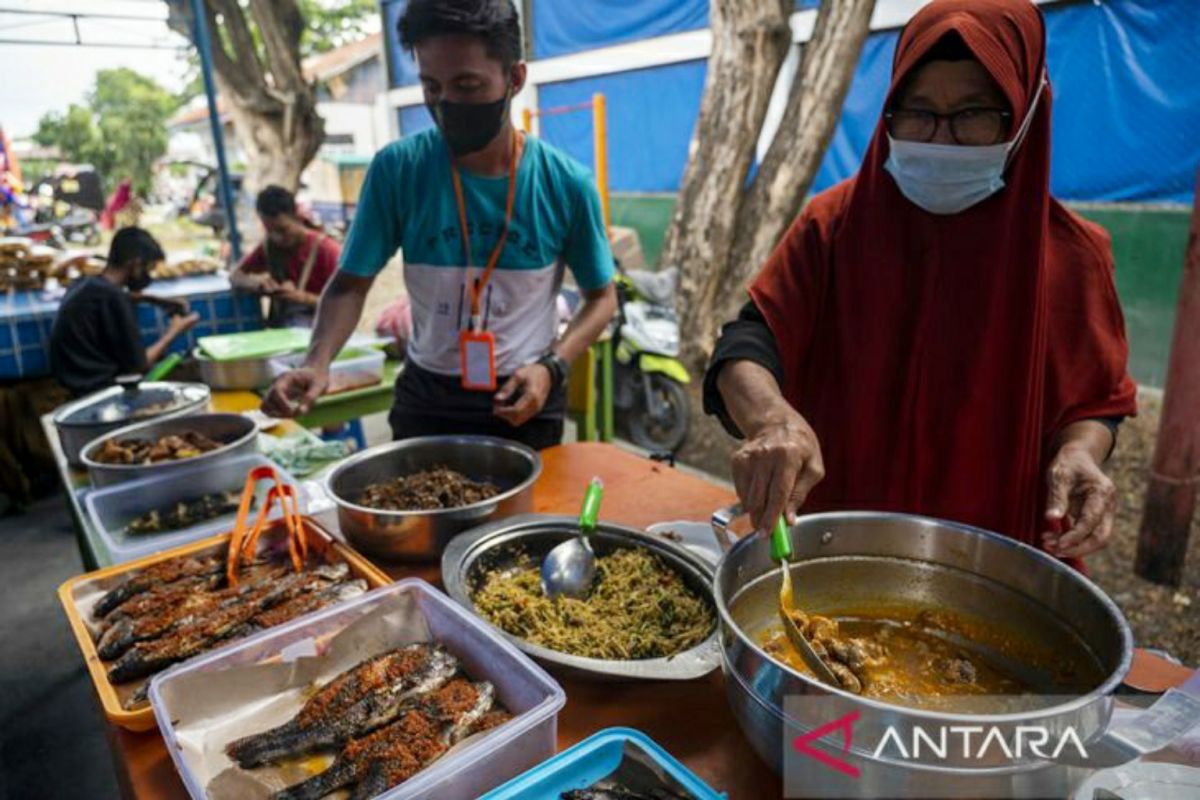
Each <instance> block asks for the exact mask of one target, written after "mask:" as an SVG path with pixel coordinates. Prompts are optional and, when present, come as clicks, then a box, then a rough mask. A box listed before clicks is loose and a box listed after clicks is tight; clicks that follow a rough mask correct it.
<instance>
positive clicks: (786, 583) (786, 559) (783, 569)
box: [559, 516, 842, 687]
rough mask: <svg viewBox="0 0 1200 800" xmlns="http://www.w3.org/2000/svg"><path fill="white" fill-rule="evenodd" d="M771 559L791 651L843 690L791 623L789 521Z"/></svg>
mask: <svg viewBox="0 0 1200 800" xmlns="http://www.w3.org/2000/svg"><path fill="white" fill-rule="evenodd" d="M559 546H560V547H561V545H559ZM771 559H772V560H774V561H778V562H779V572H780V575H781V576H782V579H783V582H782V583H781V584H780V586H779V620H780V621H781V622H782V623H783V632H784V633H785V634H787V638H788V641H789V642H790V643H791V645H792V647H794V648H795V649H796V652H797V653H799V654H800V657H801V658H802V659H804V663H805V664H807V665H808V668H809V669H811V670H812V671H813V674H814V675H816V676H817V679H818V680H820V681H821V682H823V683H826V684H828V685H830V686H834V687H841V685H842V682H841V681H839V680H838V679H837V676H836V675H834V674H833V670H831V669H830V668H829V666H828V665H827V664H826V663H825V661H824V660H823V659H822V658H821V657H820V656H819V655H817V651H815V650H813V647H812V645H811V644H810V643H809V641H808V639H806V638H805V637H804V634H803V633H801V632H800V626H799V625H797V624H796V620H794V619H792V614H791V612H792V611H793V610H794V609H795V597H794V595H793V594H792V565H791V559H792V538H791V532H790V531H789V530H788V524H787V521H786V520H784V518H783V517H782V516H781V517H780V518H779V519H777V520H776V521H775V528H774V530H772V531H771Z"/></svg>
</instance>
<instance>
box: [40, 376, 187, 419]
mask: <svg viewBox="0 0 1200 800" xmlns="http://www.w3.org/2000/svg"><path fill="white" fill-rule="evenodd" d="M209 394H210V393H209V389H208V387H207V386H205V385H204V384H201V383H171V382H165V381H164V382H161V383H142V384H136V385H133V386H128V387H122V386H110V387H109V388H107V389H101V390H100V391H98V392H95V393H93V394H90V395H88V396H87V397H84V398H83V399H81V400H78V401H77V402H75V403H72V404H71V405H69V406H67V407H65V408H63V409H62V411H60V412H59V413H58V414H57V415H56V416H55V420H54V421H55V423H56V424H59V425H69V426H87V425H114V424H118V423H122V422H136V421H137V420H142V419H150V418H152V417H158V416H161V415H163V414H169V413H171V412H172V411H178V410H179V409H181V408H183V407H185V406H189V405H193V404H196V403H203V402H205V401H206V400H207V399H208V397H209Z"/></svg>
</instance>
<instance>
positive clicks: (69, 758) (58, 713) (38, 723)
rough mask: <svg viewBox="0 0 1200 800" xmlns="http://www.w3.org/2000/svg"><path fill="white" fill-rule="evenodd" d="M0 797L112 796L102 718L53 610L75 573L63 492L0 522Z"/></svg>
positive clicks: (56, 609)
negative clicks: (60, 589) (60, 590)
mask: <svg viewBox="0 0 1200 800" xmlns="http://www.w3.org/2000/svg"><path fill="white" fill-rule="evenodd" d="M0 546H2V547H3V551H0V587H2V588H0V597H2V598H3V601H2V602H3V611H2V612H0V642H3V643H4V646H3V647H0V798H3V800H35V799H36V798H54V800H68V798H76V797H78V798H110V797H117V796H118V793H117V785H116V777H115V775H114V773H113V767H112V759H111V756H110V754H109V749H108V744H107V741H106V740H105V724H104V718H103V716H102V714H101V712H100V708H99V705H98V704H97V702H96V697H95V693H94V692H93V690H92V685H91V681H90V680H89V679H88V676H87V671H86V670H85V668H84V666H83V659H82V658H81V657H80V655H79V648H78V647H77V646H76V644H75V641H74V639H73V638H72V636H71V631H70V628H69V627H68V626H67V620H66V617H64V616H63V613H62V609H61V607H60V606H59V604H58V597H57V595H55V590H56V589H57V588H58V585H59V584H60V583H62V582H63V581H64V580H66V579H67V578H70V577H71V576H73V575H78V574H79V573H80V571H81V570H82V565H81V563H80V561H79V551H78V549H77V548H76V546H75V536H74V534H73V532H72V530H71V523H70V521H69V519H68V517H67V510H66V501H65V500H64V499H63V497H62V496H61V495H54V496H52V497H48V498H46V499H44V500H42V501H41V502H39V503H38V504H37V505H36V506H34V507H33V508H32V509H30V510H29V511H27V512H25V513H24V514H17V515H9V516H5V517H3V518H0Z"/></svg>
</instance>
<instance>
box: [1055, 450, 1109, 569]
mask: <svg viewBox="0 0 1200 800" xmlns="http://www.w3.org/2000/svg"><path fill="white" fill-rule="evenodd" d="M1046 480H1047V483H1048V484H1049V487H1050V492H1049V495H1048V498H1047V503H1046V519H1047V520H1050V521H1051V522H1058V521H1061V520H1062V519H1063V518H1064V517H1065V516H1066V515H1068V514H1070V517H1071V519H1072V520H1073V521H1074V525H1073V526H1072V527H1071V529H1070V530H1069V531H1067V532H1066V533H1063V534H1061V535H1060V534H1059V533H1057V532H1050V531H1048V532H1046V533H1043V534H1042V542H1043V543H1044V544H1045V546H1046V552H1048V553H1050V554H1051V555H1054V556H1058V557H1059V558H1079V557H1081V556H1085V555H1087V554H1088V553H1094V552H1095V551H1097V550H1100V549H1101V548H1103V547H1106V546H1107V545H1108V541H1109V539H1110V538H1111V537H1112V527H1113V515H1114V513H1115V511H1116V506H1117V489H1116V487H1115V486H1114V485H1113V482H1112V480H1110V479H1109V477H1108V476H1107V475H1105V474H1104V473H1103V472H1101V470H1100V465H1099V464H1098V463H1097V462H1096V458H1095V456H1094V455H1093V453H1092V452H1091V451H1090V450H1089V449H1088V448H1087V447H1085V446H1081V445H1077V444H1071V443H1068V444H1065V445H1063V446H1062V447H1061V448H1060V449H1059V451H1058V454H1057V455H1055V457H1054V460H1053V461H1051V462H1050V468H1049V470H1048V471H1047V475H1046Z"/></svg>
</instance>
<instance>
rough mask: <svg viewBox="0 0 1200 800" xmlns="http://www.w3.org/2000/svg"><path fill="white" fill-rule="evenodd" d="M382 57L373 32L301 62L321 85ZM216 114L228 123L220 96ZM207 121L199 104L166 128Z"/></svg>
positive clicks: (205, 108) (380, 41)
mask: <svg viewBox="0 0 1200 800" xmlns="http://www.w3.org/2000/svg"><path fill="white" fill-rule="evenodd" d="M381 55H383V34H382V33H372V34H370V35H369V36H364V37H363V38H362V39H359V40H358V41H354V42H350V43H349V44H344V45H342V46H341V47H337V48H334V49H333V50H330V51H329V52H328V53H321V54H320V55H316V56H312V57H310V58H306V59H304V75H305V77H307V78H308V79H309V80H311V81H316V82H317V83H323V82H324V81H327V80H329V79H331V78H335V77H337V76H338V75H341V74H342V73H344V72H347V71H348V70H351V69H353V68H354V67H357V66H358V65H359V64H361V63H363V62H364V61H367V60H369V59H371V58H373V57H375V56H381ZM217 111H218V113H219V114H220V115H221V122H222V123H228V122H229V112H228V109H227V108H226V106H225V103H224V102H223V101H222V100H221V98H220V97H218V98H217ZM207 118H208V104H207V103H205V102H202V101H201V102H199V103H198V104H197V105H193V106H192V107H190V108H185V109H183V110H181V111H179V112H177V113H176V114H175V116H173V117H171V119H170V120H169V121H168V122H167V127H168V128H186V127H188V126H190V125H196V124H198V123H201V122H204V121H205V120H206V119H207Z"/></svg>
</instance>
